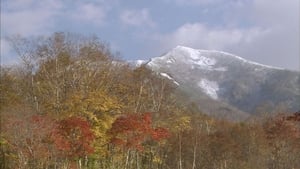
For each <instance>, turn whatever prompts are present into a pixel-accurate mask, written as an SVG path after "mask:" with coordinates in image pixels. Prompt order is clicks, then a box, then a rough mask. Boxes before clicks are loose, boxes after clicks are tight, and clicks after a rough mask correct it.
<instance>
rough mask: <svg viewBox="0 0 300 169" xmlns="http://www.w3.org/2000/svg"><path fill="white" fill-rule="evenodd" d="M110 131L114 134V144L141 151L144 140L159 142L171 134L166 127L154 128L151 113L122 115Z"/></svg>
mask: <svg viewBox="0 0 300 169" xmlns="http://www.w3.org/2000/svg"><path fill="white" fill-rule="evenodd" d="M109 133H110V134H111V135H112V139H111V143H112V144H115V145H118V146H122V147H125V148H128V149H130V148H133V149H137V150H140V151H142V150H143V146H142V144H143V143H144V142H146V141H148V140H153V141H157V142H158V141H160V140H162V139H165V138H167V137H169V135H170V134H169V132H168V130H167V129H165V128H153V126H152V117H151V113H144V114H127V115H123V116H120V117H119V118H117V119H116V120H115V122H114V123H113V125H112V128H111V129H110V131H109Z"/></svg>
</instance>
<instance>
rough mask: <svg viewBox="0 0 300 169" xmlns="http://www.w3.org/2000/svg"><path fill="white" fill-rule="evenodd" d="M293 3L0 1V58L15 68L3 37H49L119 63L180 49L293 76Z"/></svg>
mask: <svg viewBox="0 0 300 169" xmlns="http://www.w3.org/2000/svg"><path fill="white" fill-rule="evenodd" d="M299 8H300V5H299V0H152V1H148V0H138V1H137V0H106V1H105V0H1V57H2V62H3V63H4V64H13V63H15V62H17V61H18V59H17V58H16V57H14V55H13V54H12V52H11V51H12V48H11V47H10V44H9V42H8V41H7V39H6V37H9V36H13V35H17V34H19V35H21V36H23V37H29V38H30V37H34V36H39V35H45V36H48V35H51V34H52V33H53V32H61V31H63V32H71V33H79V34H83V35H97V36H98V37H99V38H100V39H101V40H103V41H105V42H108V43H109V44H110V46H111V48H112V50H113V51H114V52H116V51H118V52H120V53H121V57H122V58H123V59H126V60H135V59H149V58H151V57H156V56H159V55H161V54H162V53H164V52H167V51H168V50H170V49H172V48H174V47H176V46H177V45H184V46H188V47H192V48H197V49H212V50H222V51H225V52H230V53H233V54H236V55H239V56H241V57H244V58H246V59H249V60H252V61H256V62H259V63H263V64H267V65H272V66H277V67H284V68H288V69H294V70H299V69H300V68H299V62H300V61H299Z"/></svg>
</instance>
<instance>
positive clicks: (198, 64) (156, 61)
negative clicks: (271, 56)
mask: <svg viewBox="0 0 300 169" xmlns="http://www.w3.org/2000/svg"><path fill="white" fill-rule="evenodd" d="M145 64H146V66H148V67H149V68H151V69H152V70H153V71H156V72H158V73H160V75H161V76H164V77H166V78H168V79H170V78H172V81H174V82H176V83H178V86H179V88H182V89H183V90H184V91H186V92H188V93H189V95H191V97H193V98H202V96H203V94H205V95H206V96H207V97H209V98H210V99H212V100H216V101H221V102H224V103H226V104H229V105H233V106H235V107H237V108H239V109H240V110H242V111H245V112H253V111H254V110H255V109H256V107H257V106H259V105H260V104H263V103H265V102H271V103H272V104H274V105H277V104H279V103H284V104H287V107H292V108H298V109H299V108H300V106H299V103H298V101H299V100H300V90H299V86H300V85H299V83H300V77H299V76H300V74H299V72H295V71H289V70H286V69H281V68H277V67H272V66H267V65H263V64H259V63H256V62H253V61H248V60H246V59H244V58H241V57H239V56H236V55H233V54H230V53H226V52H221V51H211V50H198V49H192V48H189V47H184V46H177V47H175V48H174V49H172V50H171V51H169V52H167V53H166V54H164V55H162V56H160V57H155V58H152V59H151V60H150V61H148V62H147V63H145Z"/></svg>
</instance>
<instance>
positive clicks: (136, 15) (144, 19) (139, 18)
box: [120, 8, 156, 27]
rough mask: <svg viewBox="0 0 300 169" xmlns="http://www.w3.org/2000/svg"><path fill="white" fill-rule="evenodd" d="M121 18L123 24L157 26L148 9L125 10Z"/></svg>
mask: <svg viewBox="0 0 300 169" xmlns="http://www.w3.org/2000/svg"><path fill="white" fill-rule="evenodd" d="M120 19H121V21H122V23H123V24H126V25H131V26H144V27H147V26H150V27H155V25H156V24H155V22H154V21H153V20H152V19H151V16H150V14H149V11H148V10H147V9H145V8H144V9H141V10H125V11H123V12H122V13H121V15H120Z"/></svg>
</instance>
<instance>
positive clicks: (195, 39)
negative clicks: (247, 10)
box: [156, 23, 269, 50]
mask: <svg viewBox="0 0 300 169" xmlns="http://www.w3.org/2000/svg"><path fill="white" fill-rule="evenodd" d="M268 32H269V31H268V30H263V29H261V28H255V27H254V28H249V29H238V28H228V29H226V28H222V29H221V28H213V27H208V26H206V25H204V24H201V23H193V24H190V23H187V24H184V25H182V26H181V27H179V28H178V29H176V30H175V31H174V32H172V33H170V34H166V35H158V36H157V37H156V38H157V39H158V40H159V41H160V42H161V45H162V46H163V47H164V48H170V47H173V46H176V45H185V46H190V47H194V48H202V49H216V50H228V49H229V48H231V47H232V46H237V45H239V44H241V43H243V44H249V43H253V42H255V40H256V39H257V38H258V37H261V36H265V35H266V34H268Z"/></svg>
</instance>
